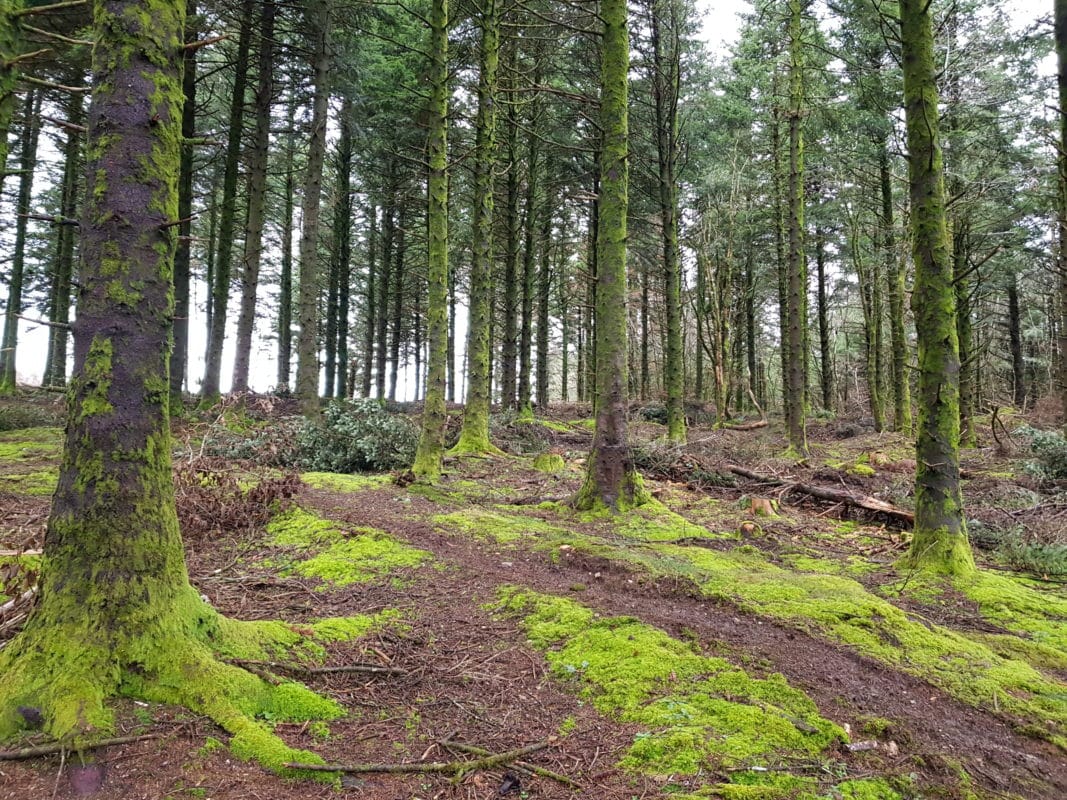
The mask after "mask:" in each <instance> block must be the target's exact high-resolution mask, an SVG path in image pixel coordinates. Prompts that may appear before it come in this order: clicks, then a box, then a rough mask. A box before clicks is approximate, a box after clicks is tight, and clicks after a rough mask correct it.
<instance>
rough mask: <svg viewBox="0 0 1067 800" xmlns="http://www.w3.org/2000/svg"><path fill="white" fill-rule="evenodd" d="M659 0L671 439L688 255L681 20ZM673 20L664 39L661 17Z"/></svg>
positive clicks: (675, 430)
mask: <svg viewBox="0 0 1067 800" xmlns="http://www.w3.org/2000/svg"><path fill="white" fill-rule="evenodd" d="M661 2H662V3H665V4H666V9H665V13H664V9H663V8H662V7H657V6H659V4H658V3H654V4H653V6H652V7H651V12H652V13H651V14H650V15H649V23H650V34H651V38H652V52H653V63H654V74H653V81H652V94H653V100H654V104H655V112H656V114H655V116H656V151H657V156H658V166H659V184H658V190H659V212H660V225H661V231H660V237H661V242H662V247H663V272H664V278H665V279H664V297H663V299H664V303H665V304H666V306H667V335H666V348H665V350H666V353H665V358H664V384H665V386H664V388H665V389H666V394H667V439H668V440H669V441H672V442H676V443H681V442H685V408H684V406H683V399H684V398H683V394H684V392H685V371H684V369H683V367H682V260H681V256H680V252H679V246H678V181H677V172H678V99H679V96H680V94H681V31H680V27H681V21H680V20H679V19H678V6H677V2H676V1H675V0H661ZM661 16H662V17H664V19H665V21H666V23H667V36H668V37H669V39H670V41H669V42H664V41H663V36H662V35H661V31H660V17H661Z"/></svg>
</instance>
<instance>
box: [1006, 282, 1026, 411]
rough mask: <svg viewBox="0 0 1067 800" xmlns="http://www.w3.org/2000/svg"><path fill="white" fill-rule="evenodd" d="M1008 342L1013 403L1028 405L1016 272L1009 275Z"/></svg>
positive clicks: (1020, 407) (1021, 405)
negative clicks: (1009, 346)
mask: <svg viewBox="0 0 1067 800" xmlns="http://www.w3.org/2000/svg"><path fill="white" fill-rule="evenodd" d="M1008 341H1009V342H1010V345H1011V376H1012V401H1013V402H1014V403H1015V407H1016V408H1018V409H1022V408H1023V407H1024V406H1025V405H1026V363H1025V361H1024V360H1023V336H1022V322H1021V320H1020V313H1019V286H1018V278H1017V277H1016V275H1015V273H1014V272H1011V273H1009V274H1008Z"/></svg>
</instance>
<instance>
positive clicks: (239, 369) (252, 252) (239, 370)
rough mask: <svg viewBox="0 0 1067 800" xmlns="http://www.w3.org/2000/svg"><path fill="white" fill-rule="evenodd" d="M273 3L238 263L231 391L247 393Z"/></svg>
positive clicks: (264, 2) (262, 16) (263, 43)
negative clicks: (242, 248)
mask: <svg viewBox="0 0 1067 800" xmlns="http://www.w3.org/2000/svg"><path fill="white" fill-rule="evenodd" d="M276 11H277V5H276V4H275V3H274V0H261V5H260V11H259V56H258V58H257V64H256V72H257V73H258V82H257V85H256V101H255V116H256V127H255V132H254V133H253V134H252V143H251V146H250V148H249V154H248V166H247V169H248V217H247V220H246V222H245V235H244V257H243V258H242V259H241V307H240V310H239V311H238V313H237V341H236V346H235V348H234V359H233V383H232V386H231V389H232V391H235V392H245V391H248V368H249V363H250V361H251V358H252V332H253V329H254V327H255V322H256V294H257V293H258V290H259V266H260V262H261V261H262V259H263V224H264V221H265V219H266V206H267V165H268V155H269V148H270V121H271V119H270V117H271V105H272V101H273V99H274V18H275V15H276Z"/></svg>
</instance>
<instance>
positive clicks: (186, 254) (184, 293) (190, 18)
mask: <svg viewBox="0 0 1067 800" xmlns="http://www.w3.org/2000/svg"><path fill="white" fill-rule="evenodd" d="M195 19H196V0H186V3H185V20H186V26H185V41H186V42H188V43H191V42H195V41H196V40H197V34H198V29H197V26H196V25H195V23H194V20H195ZM196 53H197V48H195V47H194V48H190V49H188V50H185V51H184V54H183V56H182V60H183V64H182V96H183V101H182V140H183V142H184V143H183V145H182V157H181V165H180V167H179V171H178V219H180V220H182V222H181V223H180V224H179V225H178V249H177V252H176V253H175V254H174V350H173V351H172V352H171V356H170V400H171V410H172V411H178V410H179V409H181V407H182V389H183V387H184V386H185V374H186V371H187V370H186V365H187V364H188V361H189V281H190V277H191V267H192V255H193V253H192V250H193V241H192V232H193V219H192V217H193V191H194V189H193V146H192V145H191V144H189V143H188V140H189V139H191V138H192V137H194V136H195V135H196V82H197V81H196Z"/></svg>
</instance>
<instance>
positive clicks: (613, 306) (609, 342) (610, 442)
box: [573, 0, 647, 512]
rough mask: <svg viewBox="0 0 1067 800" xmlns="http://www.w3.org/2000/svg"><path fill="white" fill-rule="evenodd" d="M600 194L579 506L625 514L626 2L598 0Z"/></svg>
mask: <svg viewBox="0 0 1067 800" xmlns="http://www.w3.org/2000/svg"><path fill="white" fill-rule="evenodd" d="M600 16H601V19H602V20H603V24H604V37H603V41H602V49H601V71H600V77H601V92H600V124H601V130H602V131H603V145H602V149H601V151H600V159H599V166H600V192H599V208H598V214H597V218H598V221H597V226H596V229H597V259H596V370H595V373H594V374H595V377H596V397H595V399H594V407H595V408H596V430H595V432H594V434H593V449H592V452H590V454H589V458H588V468H587V471H586V476H585V483H584V484H583V485H582V488H581V489H579V491H578V494H577V495H576V496H575V498H574V500H573V504H574V506H575V507H576V508H578V509H590V510H600V509H608V510H610V511H613V512H615V511H624V510H626V509H628V508H632V507H633V506H635V505H638V504H640V503H643V502H645V500H646V497H647V496H646V494H645V491H644V489H643V487H642V485H641V478H640V476H639V475H638V474H637V471H636V470H635V469H634V464H633V459H632V457H631V455H630V448H629V442H628V441H627V430H626V428H627V420H626V411H627V408H626V406H627V402H626V400H627V398H626V381H627V375H626V359H627V337H626V324H627V314H626V211H627V205H628V198H627V191H628V186H627V184H628V175H627V157H628V142H627V134H628V119H627V89H628V86H627V84H628V73H629V68H630V44H629V37H628V33H627V24H626V0H602V2H601V5H600Z"/></svg>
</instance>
